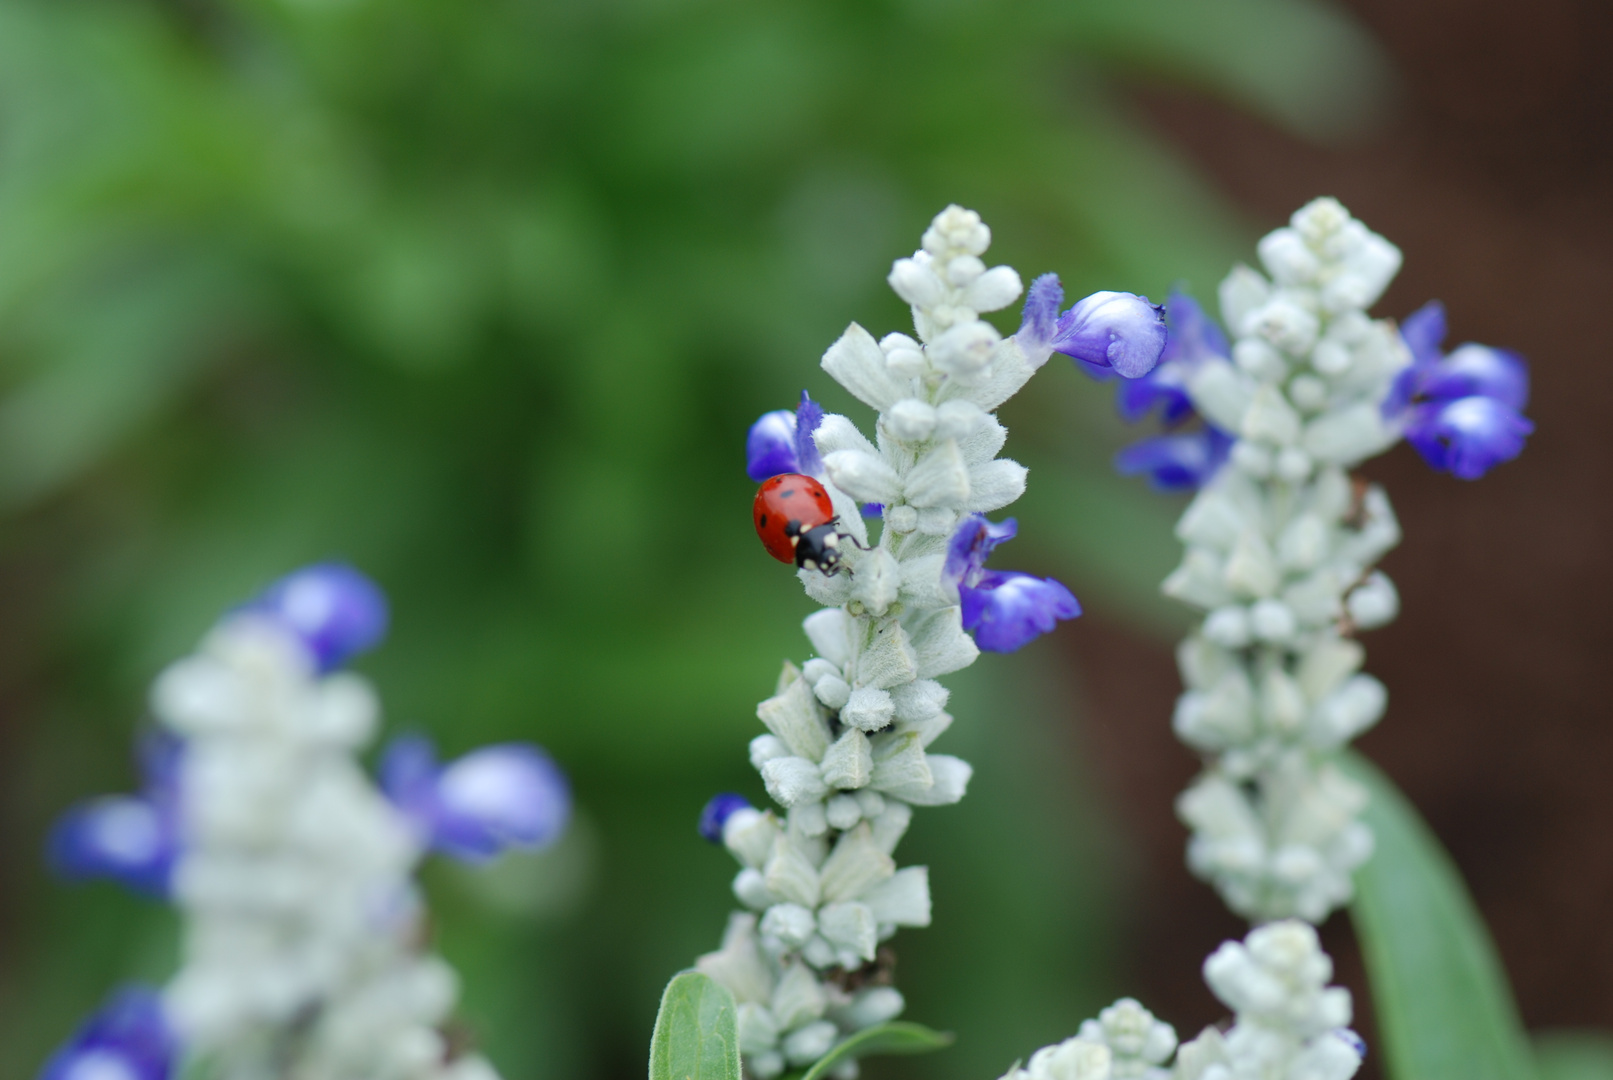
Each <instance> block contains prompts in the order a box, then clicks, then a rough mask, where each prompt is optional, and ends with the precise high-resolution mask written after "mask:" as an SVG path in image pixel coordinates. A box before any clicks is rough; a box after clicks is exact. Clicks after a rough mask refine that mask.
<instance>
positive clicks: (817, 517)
mask: <svg viewBox="0 0 1613 1080" xmlns="http://www.w3.org/2000/svg"><path fill="white" fill-rule="evenodd" d="M751 513H752V516H753V517H754V518H755V520H756V535H757V536H759V537H761V538H762V546H763V547H765V548H767V553H768V554H769V555H771V556H773V558H775V559H777V560H778V561H779V562H786V563H794V564H795V565H796V566H798V567H800V568H801V569H803V570H821V571H823V573H824V574H825V575H826V576H828V577H834V576H835V575H836V574H838V573H839V572H840V571H841V570H842V569H846V568H845V567H842V566H841V565H840V541H841V540H842V539H848V540H851V541H852V543H856V540H854V539H852V538H851V537H848V536H846V535H845V534H844V533H842V532H839V531H838V530H836V529H835V523H836V522H837V521H839V520H840V519H839V517H837V516H836V514H835V511H834V504H833V503H831V502H830V501H829V493H828V492H827V491H825V490H823V485H822V484H820V483H818V482H817V481H816V480H814V479H812V477H810V476H802V475H801V474H800V473H781V474H779V475H778V476H775V477H773V478H771V479H769V480H765V481H763V482H762V486H761V487H760V488H758V489H757V491H756V504H755V506H754V507H753V508H752V511H751ZM858 546H861V545H858ZM847 572H848V573H849V572H850V571H849V570H847Z"/></svg>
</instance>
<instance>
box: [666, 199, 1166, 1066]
mask: <svg viewBox="0 0 1613 1080" xmlns="http://www.w3.org/2000/svg"><path fill="white" fill-rule="evenodd" d="M990 240H991V232H990V230H989V229H988V228H987V227H986V226H985V224H984V223H982V222H981V220H980V217H979V215H978V214H975V213H973V212H972V211H968V210H964V209H961V208H960V207H957V206H952V207H948V208H947V209H946V210H944V211H942V213H941V214H939V215H938V216H937V217H936V218H935V220H934V222H933V223H932V224H931V225H930V227H929V229H928V230H926V232H925V233H924V237H923V247H922V248H921V250H919V251H917V252H915V253H914V254H913V255H912V256H911V257H909V258H904V259H898V260H897V261H896V263H895V264H894V266H893V267H892V269H891V273H890V277H889V282H890V285H891V287H892V288H893V289H894V290H895V291H896V293H897V295H899V296H900V297H901V298H902V299H903V300H905V301H907V302H908V303H909V304H910V305H911V306H912V310H913V325H914V336H909V335H907V334H900V333H896V334H889V335H887V336H886V337H884V338H883V339H879V340H876V339H875V338H874V336H873V335H871V334H869V333H868V332H867V331H866V330H864V329H863V328H862V327H861V326H858V325H856V324H855V323H853V324H852V325H851V326H850V327H849V328H848V329H847V330H846V332H845V333H844V334H843V335H842V336H841V337H840V339H839V340H838V341H836V342H835V344H834V345H832V346H831V347H830V348H829V350H828V351H827V353H825V355H824V357H823V368H824V370H825V371H827V372H828V373H829V374H830V375H831V376H832V377H833V378H834V379H835V380H836V381H837V382H839V383H840V384H841V385H842V386H844V387H845V388H846V389H847V390H849V391H850V392H851V393H852V394H853V395H854V396H855V397H857V398H858V399H859V400H860V401H862V402H863V403H864V404H866V405H868V406H870V407H871V408H873V409H874V410H875V411H876V412H877V413H878V414H879V415H878V419H877V421H876V423H875V427H874V436H875V437H874V439H872V440H870V439H869V438H867V437H866V436H864V435H863V434H862V432H860V431H859V430H858V429H857V427H856V425H855V424H854V423H853V422H852V421H851V420H849V419H848V418H846V417H844V416H838V415H829V416H824V415H822V413H821V412H820V411H818V410H817V407H816V405H815V404H814V403H812V402H811V401H810V400H809V399H806V398H805V397H804V396H803V402H802V406H801V408H800V409H799V410H798V411H797V412H796V413H795V414H794V416H793V417H792V416H791V414H789V413H769V414H767V415H766V416H764V417H763V418H762V419H761V420H760V421H758V422H757V424H756V426H755V427H753V428H752V430H751V433H750V438H749V440H748V441H747V456H748V464H749V472H750V475H751V477H752V478H753V479H756V480H763V479H766V478H767V477H769V476H772V475H776V474H778V473H780V472H795V471H800V472H805V473H810V474H812V475H814V477H815V478H816V479H818V480H819V481H820V482H822V483H823V484H824V486H825V488H826V490H827V492H828V494H829V496H830V499H831V501H832V503H833V506H834V509H835V511H836V513H837V515H838V519H837V520H838V528H840V529H841V530H843V532H844V534H845V535H846V536H849V537H850V538H852V539H853V540H855V541H856V543H855V545H852V544H847V545H845V546H844V547H842V548H841V552H842V557H843V560H844V565H843V567H842V569H843V570H844V571H848V572H841V573H837V574H834V575H828V574H824V573H822V572H820V571H817V570H810V569H808V570H802V571H801V572H800V575H799V576H800V579H801V581H802V583H803V585H804V586H805V588H806V591H807V593H808V595H810V596H811V597H812V598H813V599H814V600H817V601H818V602H819V603H821V604H823V605H825V607H824V609H823V610H821V611H818V612H817V613H815V614H813V615H811V616H810V617H808V618H807V620H806V622H805V630H806V634H807V637H808V639H809V640H810V641H811V644H812V648H813V650H814V652H815V654H816V655H815V656H814V657H813V658H812V659H810V660H807V661H806V662H805V663H804V664H802V665H801V666H799V667H797V666H796V665H794V664H790V663H787V664H785V666H784V670H783V673H782V675H781V676H780V677H779V680H778V685H777V692H776V693H775V695H774V696H773V697H771V698H769V699H768V700H766V701H764V702H762V704H761V705H760V706H759V708H758V710H757V715H758V717H759V718H760V719H761V721H762V723H763V725H764V726H765V727H766V728H767V733H766V734H763V735H759V736H757V737H756V738H755V739H754V740H752V742H751V746H750V758H751V763H752V764H753V765H754V766H755V767H756V769H757V771H758V772H759V773H760V774H761V778H762V783H763V785H764V786H765V788H766V790H767V793H768V795H769V796H771V798H772V799H773V801H774V802H775V803H776V804H777V805H778V807H779V810H777V811H772V810H769V811H762V810H758V809H754V808H752V807H751V806H750V805H749V804H748V803H746V802H745V801H744V800H742V799H739V798H738V797H737V796H731V795H726V796H718V797H717V798H716V799H714V800H713V801H712V803H711V804H710V805H709V806H708V807H707V810H706V813H705V814H703V815H702V832H703V833H704V834H705V835H707V837H708V838H709V839H713V840H720V841H721V842H722V843H723V844H724V845H726V846H727V848H728V849H729V851H730V852H732V853H733V855H734V857H735V858H736V859H737V860H738V861H739V863H740V864H741V867H742V869H741V870H740V872H739V875H738V876H737V877H736V878H735V879H734V886H733V889H734V894H735V896H737V897H738V899H739V900H740V902H741V903H742V904H744V905H745V907H746V908H747V909H748V910H747V911H745V912H741V913H736V914H735V915H734V916H733V917H732V919H731V921H730V923H729V926H728V931H727V934H726V935H725V937H724V941H723V946H722V948H721V949H720V950H719V951H718V952H715V953H711V954H708V955H706V956H704V957H701V959H700V960H699V962H698V965H697V966H698V968H699V969H700V970H701V971H704V972H706V973H707V974H709V975H710V976H712V977H713V978H715V979H716V980H717V981H719V982H720V983H722V984H723V985H725V986H726V987H727V988H728V989H729V990H730V991H732V993H733V994H734V997H735V1000H736V1001H737V1002H738V1005H739V1038H740V1044H741V1049H742V1051H743V1053H744V1057H745V1063H746V1068H747V1070H748V1071H749V1073H750V1074H751V1075H752V1076H755V1077H758V1078H761V1080H766V1078H768V1077H772V1076H776V1075H778V1074H780V1073H782V1072H783V1071H784V1070H785V1069H787V1068H800V1067H804V1066H806V1065H809V1064H810V1063H811V1062H813V1061H815V1060H817V1059H818V1058H820V1057H822V1056H823V1054H825V1053H826V1052H828V1050H829V1049H830V1048H831V1047H832V1046H833V1045H834V1044H835V1043H836V1042H837V1041H838V1040H839V1039H840V1038H842V1037H843V1036H844V1035H846V1034H847V1033H850V1032H854V1031H857V1030H860V1029H862V1028H866V1027H869V1026H872V1025H875V1024H879V1023H883V1022H885V1021H887V1020H890V1019H892V1018H893V1017H895V1016H896V1015H897V1014H899V1013H900V1011H901V1009H902V1005H903V1002H902V996H901V994H900V993H899V992H898V991H896V990H895V989H894V988H893V987H891V986H889V985H887V984H888V982H889V964H888V962H887V955H888V954H886V953H885V951H884V950H882V948H881V945H882V943H883V942H885V941H886V940H888V939H889V938H890V937H891V936H892V935H893V934H894V933H895V932H896V930H897V928H898V927H903V926H909V927H921V926H927V925H929V922H930V891H929V879H928V873H927V871H926V869H925V868H924V867H907V868H898V865H897V863H896V860H895V848H896V844H897V842H898V841H899V840H900V839H901V837H902V835H903V833H904V832H906V830H907V827H908V823H909V821H910V820H911V818H912V814H913V808H914V807H921V806H943V805H947V804H950V803H955V802H957V801H958V800H959V799H961V798H962V797H963V794H964V791H965V789H966V787H967V785H968V782H969V778H970V772H971V770H970V767H969V765H968V763H966V762H964V761H962V760H960V759H958V758H956V757H952V756H949V755H946V754H937V753H931V752H930V747H931V745H932V744H933V743H934V742H935V740H936V739H937V738H938V737H939V736H940V735H941V734H942V733H943V732H945V731H946V730H947V728H948V727H949V726H950V725H951V723H952V717H951V715H949V714H948V713H947V712H946V703H947V690H946V688H945V687H943V686H942V685H941V684H940V683H939V682H937V681H936V680H937V679H938V678H939V677H940V676H943V675H946V674H949V673H951V672H954V671H958V670H960V669H961V668H964V667H967V666H968V665H970V664H971V663H973V662H974V660H975V658H976V657H977V656H978V655H979V653H980V651H981V649H987V650H993V651H1004V652H1006V651H1012V650H1013V649H1017V648H1019V647H1020V646H1021V645H1023V644H1025V643H1026V642H1028V641H1030V640H1032V639H1033V638H1035V637H1036V636H1037V635H1039V634H1041V633H1045V632H1047V631H1048V630H1051V629H1052V628H1053V625H1054V623H1055V622H1056V621H1057V620H1058V619H1066V618H1070V617H1073V616H1074V615H1076V614H1078V613H1079V610H1080V609H1079V606H1078V605H1077V604H1076V602H1075V598H1074V597H1073V596H1071V595H1070V593H1069V591H1068V590H1067V589H1065V588H1064V587H1063V586H1062V585H1059V584H1058V583H1057V582H1054V581H1051V580H1048V579H1038V578H1034V577H1032V576H1030V575H1028V574H1017V573H1010V572H1002V571H989V570H986V569H984V566H983V563H984V561H985V559H986V556H987V555H988V554H989V553H990V551H991V549H992V548H993V547H995V546H996V545H997V544H998V543H1000V542H1002V541H1003V540H1006V539H1007V538H1008V537H1010V536H1012V535H1013V526H1012V523H1011V522H1006V523H1003V524H1001V525H996V524H993V523H991V522H988V521H987V520H986V519H985V518H984V517H983V516H982V515H983V514H985V513H986V512H989V511H994V510H998V509H1000V508H1002V507H1004V506H1006V505H1008V504H1009V503H1011V502H1013V501H1014V500H1015V499H1017V498H1018V497H1019V496H1020V494H1021V493H1022V492H1023V491H1024V490H1025V469H1024V467H1023V466H1021V465H1018V464H1016V463H1015V462H1012V461H1009V460H1006V459H1001V458H998V457H997V454H998V452H999V451H1000V450H1001V449H1002V447H1003V443H1004V441H1005V439H1006V438H1007V431H1006V430H1005V429H1004V428H1003V426H1002V425H1001V424H1000V423H998V422H997V419H996V418H995V417H994V416H993V415H992V412H993V410H995V409H996V408H997V407H998V406H999V405H1001V404H1002V403H1003V402H1004V401H1006V400H1008V398H1009V397H1011V396H1012V395H1013V394H1014V393H1015V392H1016V391H1017V390H1019V388H1020V387H1021V386H1023V385H1024V384H1025V382H1026V381H1027V380H1028V379H1029V378H1030V377H1031V375H1032V374H1034V373H1035V372H1036V370H1037V369H1038V368H1039V367H1041V366H1042V365H1043V364H1044V363H1045V362H1046V360H1047V358H1048V356H1049V355H1050V354H1051V352H1052V351H1053V348H1052V345H1051V341H1052V337H1053V335H1054V333H1055V324H1056V321H1057V319H1058V314H1057V307H1058V303H1059V301H1060V299H1061V298H1062V294H1061V292H1060V291H1059V289H1058V285H1057V281H1056V279H1051V278H1048V279H1044V280H1043V281H1042V282H1039V283H1038V291H1037V292H1036V295H1035V296H1034V297H1033V301H1034V303H1032V304H1027V311H1026V327H1027V328H1029V329H1026V328H1022V330H1021V333H1020V334H1019V335H1016V336H1014V337H1008V338H1004V337H1003V336H1002V335H1001V334H1000V333H999V332H998V331H997V330H996V329H995V328H994V327H993V326H991V325H990V324H989V323H986V322H984V321H982V320H981V319H980V315H981V313H983V312H990V311H995V310H997V309H1000V308H1003V307H1006V306H1008V305H1009V304H1012V303H1013V302H1014V301H1015V300H1017V299H1018V298H1019V296H1020V293H1021V291H1022V289H1021V283H1020V279H1019V275H1018V274H1017V273H1015V272H1014V270H1013V269H1011V268H1009V267H1006V266H997V267H988V266H987V265H986V263H985V262H984V261H983V260H982V258H981V257H982V256H983V255H984V254H985V253H986V249H987V246H988V245H989V243H990ZM1115 295H1118V294H1115ZM1144 306H1146V305H1144ZM1111 308H1112V309H1113V310H1122V311H1124V310H1128V309H1125V305H1123V304H1122V305H1111ZM1106 318H1107V317H1106V316H1104V315H1102V314H1101V313H1099V314H1097V315H1094V316H1092V318H1090V319H1089V320H1088V323H1089V324H1090V325H1088V327H1087V329H1086V331H1085V332H1087V333H1088V334H1091V335H1096V334H1100V333H1103V332H1104V331H1105V328H1106V327H1107V326H1108V323H1107V322H1105V319H1106ZM1025 336H1028V337H1029V338H1030V339H1032V340H1033V346H1032V348H1031V349H1030V351H1029V354H1028V353H1027V350H1026V349H1025V348H1022V346H1021V341H1020V340H1019V338H1020V337H1025ZM1105 340H1107V339H1105ZM1128 340H1129V339H1128ZM1159 344H1160V346H1161V347H1162V346H1163V341H1162V340H1161V341H1160V343H1159ZM1139 348H1141V349H1143V350H1146V343H1145V344H1144V346H1141V347H1139ZM1139 348H1133V349H1132V350H1131V353H1128V354H1127V355H1128V356H1130V355H1131V354H1134V353H1138V351H1139ZM1157 358H1158V349H1157V348H1156V349H1155V350H1154V354H1153V356H1152V358H1149V359H1147V364H1148V365H1150V366H1151V364H1152V363H1153V361H1154V360H1157ZM859 503H862V504H866V506H867V510H868V511H869V512H871V513H875V514H877V515H878V516H879V517H881V518H882V519H883V523H884V527H883V529H882V531H881V535H880V536H879V538H878V542H877V544H875V545H874V546H872V547H868V535H867V531H866V526H865V524H864V520H863V514H862V513H861V512H859V508H858V504H859ZM971 632H973V634H974V636H973V637H971ZM855 1068H856V1066H855V1064H854V1063H847V1064H845V1065H844V1066H842V1067H841V1068H840V1070H838V1072H837V1075H842V1076H844V1075H849V1074H851V1073H853V1072H854V1071H855Z"/></svg>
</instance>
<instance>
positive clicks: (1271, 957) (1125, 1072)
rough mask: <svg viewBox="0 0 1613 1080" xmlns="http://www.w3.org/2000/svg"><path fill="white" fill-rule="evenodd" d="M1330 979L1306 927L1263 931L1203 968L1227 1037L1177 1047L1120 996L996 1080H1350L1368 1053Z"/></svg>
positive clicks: (1281, 925)
mask: <svg viewBox="0 0 1613 1080" xmlns="http://www.w3.org/2000/svg"><path fill="white" fill-rule="evenodd" d="M1332 976H1333V963H1332V961H1331V960H1330V959H1328V957H1327V954H1326V953H1324V952H1323V951H1322V949H1321V945H1320V943H1319V942H1318V940H1317V937H1316V931H1315V929H1314V928H1313V927H1311V926H1310V925H1309V924H1308V923H1304V922H1299V921H1297V920H1289V921H1284V922H1276V923H1270V924H1268V925H1266V926H1262V927H1259V928H1258V929H1255V930H1253V931H1251V932H1250V933H1249V935H1248V937H1246V938H1245V939H1244V940H1243V941H1242V942H1236V941H1228V942H1226V943H1225V944H1223V945H1222V946H1221V947H1220V948H1219V949H1217V950H1216V951H1215V952H1214V953H1213V954H1212V955H1211V956H1210V958H1209V959H1208V960H1206V961H1205V962H1204V978H1205V981H1206V982H1207V983H1208V984H1209V986H1210V989H1211V990H1212V991H1213V992H1214V993H1215V996H1216V997H1217V998H1219V999H1220V1000H1221V1002H1222V1003H1223V1004H1225V1005H1226V1006H1227V1007H1228V1008H1230V1009H1231V1010H1232V1011H1233V1021H1232V1024H1231V1025H1230V1027H1228V1028H1227V1029H1226V1030H1225V1031H1222V1030H1221V1029H1219V1028H1215V1027H1209V1028H1206V1029H1205V1030H1204V1031H1203V1033H1202V1034H1200V1035H1199V1036H1198V1038H1196V1039H1194V1040H1192V1041H1191V1042H1188V1043H1184V1044H1183V1045H1182V1046H1181V1047H1180V1048H1179V1049H1178V1047H1177V1045H1176V1032H1175V1030H1174V1029H1173V1028H1172V1027H1171V1026H1170V1025H1169V1024H1166V1023H1164V1022H1162V1021H1159V1020H1156V1019H1155V1018H1154V1016H1153V1014H1151V1013H1150V1012H1149V1011H1148V1010H1147V1009H1145V1008H1143V1007H1142V1006H1141V1005H1139V1004H1138V1003H1137V1002H1136V1001H1133V1000H1132V999H1130V998H1123V999H1121V1000H1120V1001H1117V1002H1115V1003H1114V1004H1113V1005H1111V1006H1110V1007H1109V1008H1107V1009H1105V1010H1104V1011H1103V1012H1102V1013H1101V1014H1100V1015H1099V1017H1098V1019H1096V1020H1088V1021H1086V1022H1085V1023H1083V1024H1082V1025H1081V1031H1080V1034H1078V1035H1076V1036H1075V1037H1074V1038H1071V1039H1067V1040H1065V1041H1064V1042H1062V1043H1057V1044H1055V1045H1053V1046H1048V1047H1044V1048H1042V1049H1041V1050H1038V1051H1037V1052H1036V1053H1035V1054H1033V1055H1032V1056H1031V1059H1030V1061H1029V1062H1028V1063H1027V1064H1026V1065H1025V1066H1023V1067H1016V1068H1014V1069H1011V1070H1009V1072H1008V1074H1007V1075H1006V1076H1004V1077H1003V1080H1128V1078H1134V1077H1146V1078H1148V1080H1350V1077H1352V1076H1354V1075H1355V1073H1356V1071H1357V1070H1358V1069H1359V1068H1360V1067H1361V1061H1362V1057H1363V1055H1364V1053H1365V1048H1364V1046H1363V1044H1362V1042H1361V1040H1360V1038H1359V1037H1358V1036H1357V1035H1356V1034H1355V1032H1353V1031H1351V1030H1350V1029H1349V1027H1348V1025H1349V1023H1350V992H1349V991H1348V990H1345V989H1344V988H1342V987H1336V986H1335V987H1330V986H1328V985H1327V982H1328V980H1329V979H1331V978H1332ZM1173 1052H1174V1054H1175V1062H1174V1064H1172V1063H1171V1060H1170V1059H1171V1055H1172V1053H1173Z"/></svg>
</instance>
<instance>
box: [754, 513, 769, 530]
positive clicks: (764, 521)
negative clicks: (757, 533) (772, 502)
mask: <svg viewBox="0 0 1613 1080" xmlns="http://www.w3.org/2000/svg"><path fill="white" fill-rule="evenodd" d="M756 527H757V528H759V529H765V528H767V515H766V514H763V515H762V516H761V518H760V520H758V521H757V522H756Z"/></svg>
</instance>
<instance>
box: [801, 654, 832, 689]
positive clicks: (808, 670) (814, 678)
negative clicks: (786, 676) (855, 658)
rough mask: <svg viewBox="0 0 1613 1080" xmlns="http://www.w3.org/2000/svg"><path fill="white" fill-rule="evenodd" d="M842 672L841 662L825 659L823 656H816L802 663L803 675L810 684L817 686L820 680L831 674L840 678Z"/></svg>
mask: <svg viewBox="0 0 1613 1080" xmlns="http://www.w3.org/2000/svg"><path fill="white" fill-rule="evenodd" d="M841 674H842V672H841V670H840V665H839V664H836V663H834V662H832V661H829V660H825V659H824V658H823V657H821V656H814V657H813V658H812V659H810V660H808V661H807V662H806V663H804V664H802V665H801V677H802V678H803V679H805V680H806V681H807V685H809V686H817V685H818V683H819V682H820V681H822V680H823V679H825V678H827V677H828V676H830V675H833V676H835V677H836V678H839V677H840V676H841Z"/></svg>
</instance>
